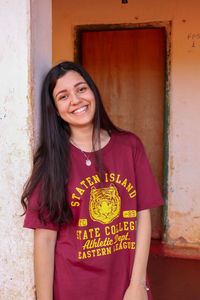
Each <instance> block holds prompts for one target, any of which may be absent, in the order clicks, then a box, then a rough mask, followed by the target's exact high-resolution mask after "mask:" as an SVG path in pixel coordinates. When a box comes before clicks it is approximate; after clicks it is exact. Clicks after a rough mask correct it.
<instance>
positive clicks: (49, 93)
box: [21, 62, 118, 225]
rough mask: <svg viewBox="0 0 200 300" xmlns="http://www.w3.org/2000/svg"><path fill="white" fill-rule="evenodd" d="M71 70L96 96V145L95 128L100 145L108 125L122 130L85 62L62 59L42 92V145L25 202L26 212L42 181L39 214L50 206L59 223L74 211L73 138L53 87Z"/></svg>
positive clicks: (25, 190) (35, 158)
mask: <svg viewBox="0 0 200 300" xmlns="http://www.w3.org/2000/svg"><path fill="white" fill-rule="evenodd" d="M71 70H73V71H76V72H78V73H79V74H80V75H81V76H82V77H83V78H84V79H85V81H86V82H87V84H88V85H89V87H90V88H91V90H92V92H93V93H94V96H95V103H96V110H95V115H94V120H93V127H94V129H93V148H94V131H95V132H97V139H98V144H99V145H100V130H101V129H105V130H106V131H107V132H108V133H110V132H112V131H118V129H117V128H116V126H115V125H114V124H113V123H112V122H111V120H110V119H109V117H108V115H107V113H106V111H105V109H104V107H103V104H102V100H101V96H100V94H99V91H98V89H97V87H96V85H95V83H94V81H93V80H92V78H91V77H90V75H89V74H88V73H87V71H86V70H85V69H84V68H83V67H82V66H81V65H79V64H77V63H74V62H62V63H60V64H58V65H56V66H55V67H53V68H52V69H51V70H50V71H49V72H48V74H47V76H46V78H45V79H44V82H43V86H42V93H41V129H40V145H39V147H38V149H37V151H36V153H35V155H34V160H33V170H32V174H31V176H30V178H29V180H28V182H27V183H26V185H25V188H24V192H23V194H22V197H21V203H22V206H23V208H24V211H25V212H26V210H27V206H28V203H29V200H30V196H31V194H32V193H33V191H34V189H35V188H36V186H37V185H38V184H39V183H40V182H41V189H40V193H41V196H42V201H41V203H40V208H39V212H38V214H39V218H40V220H41V221H43V222H45V220H44V218H43V214H42V213H43V211H44V208H47V210H48V212H49V218H50V220H51V221H52V222H54V223H56V224H58V225H62V224H63V223H66V222H70V221H72V220H73V215H72V212H71V209H70V206H69V204H68V201H67V199H66V184H67V182H68V177H69V176H68V174H69V169H70V157H69V138H70V134H71V132H70V127H69V125H68V123H67V122H65V121H64V120H63V119H62V118H60V117H59V116H58V114H57V110H56V107H55V103H54V99H53V90H54V88H55V85H56V82H57V80H58V79H59V78H60V77H62V76H64V75H65V74H66V73H67V72H68V71H71ZM97 152H98V155H96V160H97V165H98V166H99V172H100V173H101V169H102V159H101V151H97ZM63 162H65V163H63Z"/></svg>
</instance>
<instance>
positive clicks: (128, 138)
mask: <svg viewBox="0 0 200 300" xmlns="http://www.w3.org/2000/svg"><path fill="white" fill-rule="evenodd" d="M112 136H113V139H114V141H115V144H118V145H123V146H127V147H131V148H132V149H135V150H137V149H138V150H139V149H140V148H143V144H142V142H141V140H140V138H139V137H138V136H137V135H136V134H134V133H132V132H129V131H119V132H113V133H112Z"/></svg>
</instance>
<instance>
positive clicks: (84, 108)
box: [73, 106, 87, 114]
mask: <svg viewBox="0 0 200 300" xmlns="http://www.w3.org/2000/svg"><path fill="white" fill-rule="evenodd" d="M86 108H87V106H83V107H81V108H79V109H77V110H75V111H73V113H74V114H75V113H79V112H82V111H84V110H86Z"/></svg>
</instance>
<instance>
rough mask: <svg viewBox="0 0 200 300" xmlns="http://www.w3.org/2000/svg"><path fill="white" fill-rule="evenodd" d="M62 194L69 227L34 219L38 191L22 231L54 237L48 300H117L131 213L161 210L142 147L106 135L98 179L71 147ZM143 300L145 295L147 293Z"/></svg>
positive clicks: (131, 250)
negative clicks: (68, 210) (44, 232)
mask: <svg viewBox="0 0 200 300" xmlns="http://www.w3.org/2000/svg"><path fill="white" fill-rule="evenodd" d="M70 151H71V152H70V155H71V169H70V179H69V182H68V185H67V188H66V193H67V201H68V202H69V204H70V205H71V209H72V212H73V216H74V221H73V223H72V224H70V225H63V226H61V227H59V226H57V225H55V224H53V223H52V222H48V223H47V224H46V225H44V224H43V223H41V222H40V220H39V219H38V213H37V209H38V204H37V203H38V191H39V186H38V187H37V188H36V189H35V191H34V193H33V194H32V196H31V199H30V204H29V207H28V210H27V213H26V218H25V222H24V226H25V227H28V228H46V229H51V230H56V231H58V237H57V243H56V250H55V273H54V300H67V299H69V300H94V299H95V300H122V299H123V295H124V293H125V291H126V289H127V288H128V286H129V282H130V278H131V272H132V267H133V261H134V254H135V247H136V219H137V212H138V211H140V210H144V209H149V208H152V207H155V206H159V205H162V204H163V200H162V198H161V195H160V191H159V188H158V186H157V184H156V181H155V179H154V176H153V174H152V171H151V168H150V166H149V163H148V160H147V157H146V154H145V151H144V147H143V145H142V143H141V142H140V140H139V139H138V137H136V136H135V135H134V134H131V133H112V136H111V139H110V141H109V142H108V144H107V145H106V146H105V147H104V148H103V149H102V150H101V151H102V157H103V164H104V166H105V169H106V171H105V174H104V178H100V176H99V175H98V173H97V171H96V169H95V166H94V157H93V153H87V152H86V154H87V155H88V156H89V158H90V160H91V161H92V165H91V166H89V167H88V166H86V163H85V161H86V158H85V156H84V155H83V153H82V152H81V151H80V150H79V149H78V148H76V147H75V146H73V145H71V150H70ZM148 295H149V299H151V294H150V292H148Z"/></svg>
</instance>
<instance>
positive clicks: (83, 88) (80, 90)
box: [79, 86, 87, 92]
mask: <svg viewBox="0 0 200 300" xmlns="http://www.w3.org/2000/svg"><path fill="white" fill-rule="evenodd" d="M86 90H87V87H86V86H82V87H80V88H79V92H85V91H86Z"/></svg>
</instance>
